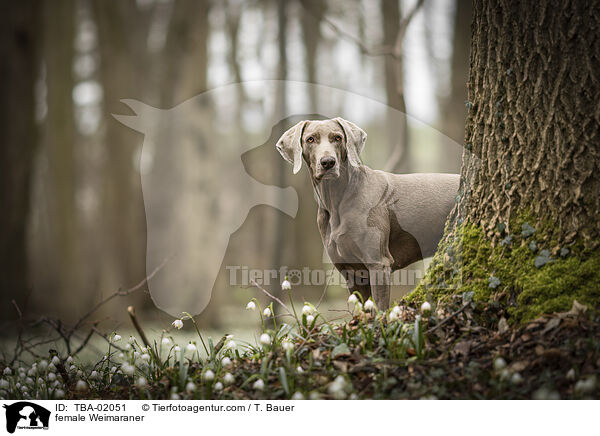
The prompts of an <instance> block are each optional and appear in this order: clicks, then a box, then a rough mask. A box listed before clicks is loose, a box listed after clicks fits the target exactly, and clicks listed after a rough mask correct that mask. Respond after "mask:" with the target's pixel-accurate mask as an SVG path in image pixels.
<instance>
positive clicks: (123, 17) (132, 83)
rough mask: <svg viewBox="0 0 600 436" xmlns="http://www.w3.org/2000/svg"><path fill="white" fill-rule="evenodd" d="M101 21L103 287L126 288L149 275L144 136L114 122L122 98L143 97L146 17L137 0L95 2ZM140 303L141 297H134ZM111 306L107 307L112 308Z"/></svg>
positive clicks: (145, 73) (100, 286)
mask: <svg viewBox="0 0 600 436" xmlns="http://www.w3.org/2000/svg"><path fill="white" fill-rule="evenodd" d="M92 5H93V8H94V9H93V10H94V15H95V19H96V22H97V24H98V40H99V49H100V77H101V81H102V87H103V91H104V93H103V98H104V120H105V123H106V125H105V126H104V147H105V148H104V153H105V155H104V159H103V163H104V168H103V169H102V171H103V184H104V186H103V188H102V223H101V225H102V229H101V231H102V232H103V237H104V240H103V244H104V247H103V259H102V261H103V265H102V267H103V271H102V274H101V275H100V277H101V283H99V289H101V290H102V291H106V290H112V289H115V288H118V287H128V286H130V285H131V284H133V283H137V282H138V281H139V280H140V279H141V278H142V277H145V271H146V263H145V254H146V221H145V215H144V205H143V199H142V189H141V178H140V174H139V173H138V172H137V171H136V168H135V166H134V156H135V155H136V152H137V149H138V148H139V147H140V146H141V141H142V138H141V137H140V136H139V135H138V134H137V133H135V132H133V131H132V130H131V129H129V128H127V127H126V126H124V125H122V124H120V123H119V122H117V121H116V120H114V119H113V118H112V117H111V115H110V114H112V113H119V112H121V111H122V110H123V105H122V103H121V102H120V100H121V99H124V98H134V99H135V98H139V96H140V95H141V91H142V89H143V88H142V86H143V84H144V83H146V82H145V80H146V79H147V71H145V68H144V66H145V64H144V61H145V58H144V46H145V43H146V42H145V41H146V37H147V31H146V29H147V26H148V23H147V20H142V14H141V13H140V12H139V10H138V9H137V7H136V4H135V2H114V3H110V4H108V5H106V4H104V2H100V1H94V2H93V3H92ZM132 299H133V300H135V301H137V302H140V301H142V299H143V296H136V297H132ZM111 310H112V309H110V308H108V309H107V311H108V312H110V311H111Z"/></svg>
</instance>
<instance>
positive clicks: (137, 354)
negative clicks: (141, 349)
mask: <svg viewBox="0 0 600 436" xmlns="http://www.w3.org/2000/svg"><path fill="white" fill-rule="evenodd" d="M139 357H140V353H138V352H137V351H134V352H133V360H135V359H138V358H139Z"/></svg>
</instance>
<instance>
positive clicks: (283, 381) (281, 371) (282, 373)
mask: <svg viewBox="0 0 600 436" xmlns="http://www.w3.org/2000/svg"><path fill="white" fill-rule="evenodd" d="M279 381H280V382H281V386H283V390H284V391H285V393H286V395H287V396H288V397H289V396H290V387H289V386H288V381H287V375H286V374H285V369H284V368H283V366H280V367H279Z"/></svg>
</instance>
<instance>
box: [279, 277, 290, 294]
mask: <svg viewBox="0 0 600 436" xmlns="http://www.w3.org/2000/svg"><path fill="white" fill-rule="evenodd" d="M281 289H282V290H283V291H289V290H290V289H292V284H291V283H290V282H289V280H288V279H285V280H284V281H283V282H282V283H281Z"/></svg>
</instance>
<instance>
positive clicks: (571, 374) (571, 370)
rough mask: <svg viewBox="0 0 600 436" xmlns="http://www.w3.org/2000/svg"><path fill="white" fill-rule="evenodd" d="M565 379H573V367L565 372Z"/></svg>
mask: <svg viewBox="0 0 600 436" xmlns="http://www.w3.org/2000/svg"><path fill="white" fill-rule="evenodd" d="M567 380H575V370H574V369H573V368H571V369H570V370H569V371H568V372H567Z"/></svg>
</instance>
